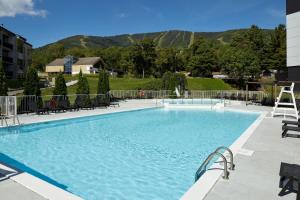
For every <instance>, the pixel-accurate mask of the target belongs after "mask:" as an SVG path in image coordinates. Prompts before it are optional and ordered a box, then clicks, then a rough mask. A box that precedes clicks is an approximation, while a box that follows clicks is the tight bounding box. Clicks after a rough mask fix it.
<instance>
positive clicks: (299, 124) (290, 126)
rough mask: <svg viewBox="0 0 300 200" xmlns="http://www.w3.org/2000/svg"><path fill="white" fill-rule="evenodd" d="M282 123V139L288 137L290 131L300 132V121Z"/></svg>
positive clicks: (284, 121)
mask: <svg viewBox="0 0 300 200" xmlns="http://www.w3.org/2000/svg"><path fill="white" fill-rule="evenodd" d="M282 123H283V125H282V134H281V136H282V138H284V137H286V136H287V133H288V131H296V132H300V121H288V120H283V121H282Z"/></svg>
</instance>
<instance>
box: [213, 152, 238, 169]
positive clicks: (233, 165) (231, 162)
mask: <svg viewBox="0 0 300 200" xmlns="http://www.w3.org/2000/svg"><path fill="white" fill-rule="evenodd" d="M222 149H224V150H225V151H227V152H228V153H229V156H230V162H229V163H230V166H229V169H230V170H234V167H235V164H234V163H233V153H232V151H231V150H230V149H229V148H228V147H225V146H221V147H218V148H217V149H216V150H215V152H219V151H220V150H222Z"/></svg>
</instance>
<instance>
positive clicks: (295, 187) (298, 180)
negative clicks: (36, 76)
mask: <svg viewBox="0 0 300 200" xmlns="http://www.w3.org/2000/svg"><path fill="white" fill-rule="evenodd" d="M279 176H280V182H279V187H280V188H282V190H281V191H280V192H279V194H278V195H279V196H284V195H286V194H289V193H291V192H295V193H297V200H300V166H299V165H295V164H288V163H281V166H280V172H279Z"/></svg>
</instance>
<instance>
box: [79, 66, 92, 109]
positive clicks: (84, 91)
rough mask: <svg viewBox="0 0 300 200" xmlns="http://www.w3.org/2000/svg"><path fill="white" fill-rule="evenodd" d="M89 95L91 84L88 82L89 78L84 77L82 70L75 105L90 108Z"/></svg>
mask: <svg viewBox="0 0 300 200" xmlns="http://www.w3.org/2000/svg"><path fill="white" fill-rule="evenodd" d="M89 94H90V88H89V83H88V81H87V78H86V77H85V76H83V74H82V71H81V70H80V72H79V75H78V83H77V89H76V100H75V103H76V104H77V105H78V106H81V107H89V106H90V105H91V100H90V96H89Z"/></svg>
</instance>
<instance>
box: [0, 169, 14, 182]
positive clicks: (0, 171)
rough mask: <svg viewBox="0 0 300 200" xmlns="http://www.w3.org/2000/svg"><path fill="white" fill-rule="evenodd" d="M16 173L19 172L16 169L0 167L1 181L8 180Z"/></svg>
mask: <svg viewBox="0 0 300 200" xmlns="http://www.w3.org/2000/svg"><path fill="white" fill-rule="evenodd" d="M16 174H17V172H15V171H9V170H5V169H0V181H3V180H6V179H8V178H9V177H11V176H14V175H16Z"/></svg>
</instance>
